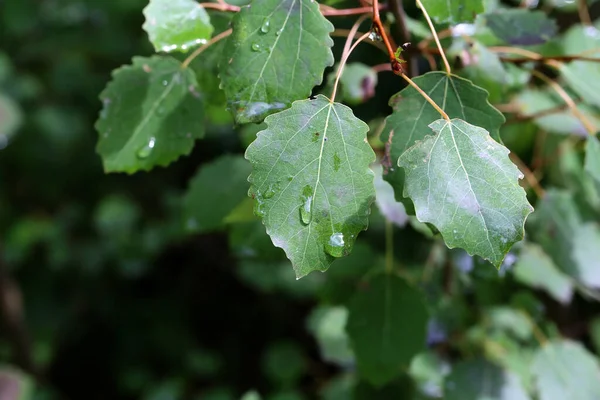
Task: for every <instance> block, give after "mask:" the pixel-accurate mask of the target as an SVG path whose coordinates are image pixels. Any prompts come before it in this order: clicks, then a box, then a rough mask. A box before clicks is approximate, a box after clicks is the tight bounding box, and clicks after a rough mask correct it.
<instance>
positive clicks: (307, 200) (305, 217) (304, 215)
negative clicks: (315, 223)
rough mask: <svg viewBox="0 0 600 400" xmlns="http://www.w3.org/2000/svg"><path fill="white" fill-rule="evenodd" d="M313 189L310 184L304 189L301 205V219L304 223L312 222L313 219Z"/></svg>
mask: <svg viewBox="0 0 600 400" xmlns="http://www.w3.org/2000/svg"><path fill="white" fill-rule="evenodd" d="M313 198H314V194H313V190H312V188H311V187H310V186H305V187H304V189H303V190H302V204H301V205H300V221H302V223H303V224H304V225H308V224H310V221H311V220H312V214H313V213H312V207H313Z"/></svg>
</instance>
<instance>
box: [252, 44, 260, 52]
mask: <svg viewBox="0 0 600 400" xmlns="http://www.w3.org/2000/svg"><path fill="white" fill-rule="evenodd" d="M252 51H260V44H258V43H252Z"/></svg>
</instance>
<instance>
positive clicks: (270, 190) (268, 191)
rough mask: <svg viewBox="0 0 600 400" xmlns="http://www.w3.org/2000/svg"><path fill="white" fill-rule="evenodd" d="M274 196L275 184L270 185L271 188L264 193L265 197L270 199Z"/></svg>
mask: <svg viewBox="0 0 600 400" xmlns="http://www.w3.org/2000/svg"><path fill="white" fill-rule="evenodd" d="M273 196H275V190H274V189H273V185H269V188H268V189H267V190H266V191H265V194H264V195H263V197H264V198H265V199H270V198H272V197H273Z"/></svg>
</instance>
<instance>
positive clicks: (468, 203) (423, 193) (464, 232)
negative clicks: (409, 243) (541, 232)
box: [398, 119, 533, 268]
mask: <svg viewBox="0 0 600 400" xmlns="http://www.w3.org/2000/svg"><path fill="white" fill-rule="evenodd" d="M430 127H431V129H433V130H434V131H435V133H436V135H435V136H428V137H426V138H425V139H423V140H422V141H421V142H418V143H417V144H416V145H414V146H413V147H411V148H410V149H408V150H407V151H406V152H405V153H404V154H402V156H400V158H399V159H398V165H399V166H401V167H403V168H404V170H405V171H406V183H405V187H404V191H405V196H410V198H411V199H412V201H413V202H414V204H415V209H416V214H417V218H418V219H419V220H420V221H421V222H428V223H431V224H433V225H434V226H435V227H436V228H437V229H438V230H439V231H440V233H441V234H442V236H443V238H444V241H445V242H446V245H447V246H448V247H449V248H454V247H460V248H463V249H465V250H466V251H467V252H468V253H469V254H471V255H474V254H477V255H480V256H481V257H483V258H485V259H487V260H489V261H490V262H491V263H492V264H494V265H495V266H496V267H497V268H499V267H500V264H501V263H502V260H503V259H504V256H505V255H506V253H507V252H508V251H509V250H510V248H511V247H512V245H513V244H514V243H515V242H517V241H519V240H521V239H522V238H523V234H524V232H523V225H524V223H525V219H526V218H527V215H528V214H529V213H531V212H532V211H533V208H532V207H531V205H530V204H529V203H528V202H527V198H526V196H525V191H524V190H523V188H521V187H520V186H519V182H518V181H519V179H520V178H522V177H523V176H522V174H521V172H520V171H519V170H518V169H517V167H516V166H515V165H514V164H513V163H512V162H510V160H509V158H508V153H509V151H508V149H507V148H505V147H504V146H502V145H500V144H498V143H497V142H495V141H494V140H493V139H492V138H491V137H490V135H489V133H488V132H487V131H486V130H485V129H483V128H479V127H477V126H473V125H471V124H469V123H467V122H465V121H462V120H459V119H453V120H452V121H446V120H443V119H441V120H438V121H436V122H434V123H432V124H431V125H430Z"/></svg>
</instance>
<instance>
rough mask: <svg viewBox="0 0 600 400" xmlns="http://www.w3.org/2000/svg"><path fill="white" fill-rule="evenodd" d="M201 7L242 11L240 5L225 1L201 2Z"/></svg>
mask: <svg viewBox="0 0 600 400" xmlns="http://www.w3.org/2000/svg"><path fill="white" fill-rule="evenodd" d="M200 6H201V7H204V8H210V9H213V10H217V11H226V12H238V11H240V7H238V6H234V5H231V4H227V3H225V2H221V1H220V2H218V3H200Z"/></svg>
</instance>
